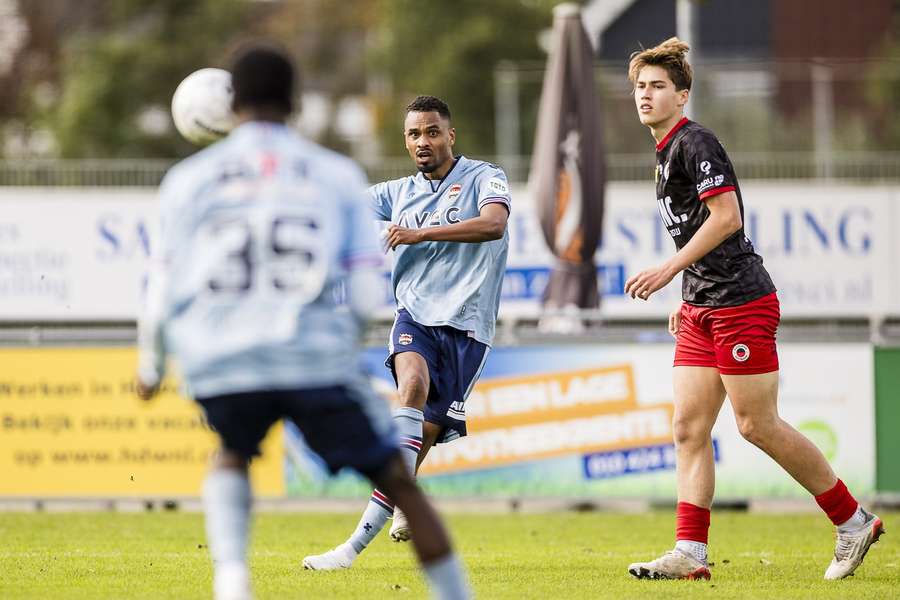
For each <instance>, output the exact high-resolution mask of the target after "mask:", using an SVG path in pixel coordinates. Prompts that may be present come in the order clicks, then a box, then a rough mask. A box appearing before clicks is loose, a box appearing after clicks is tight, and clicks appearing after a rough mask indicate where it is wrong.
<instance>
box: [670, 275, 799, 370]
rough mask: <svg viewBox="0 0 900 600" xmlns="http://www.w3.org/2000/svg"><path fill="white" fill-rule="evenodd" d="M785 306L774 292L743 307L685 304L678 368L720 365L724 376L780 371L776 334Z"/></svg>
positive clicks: (682, 307)
mask: <svg viewBox="0 0 900 600" xmlns="http://www.w3.org/2000/svg"><path fill="white" fill-rule="evenodd" d="M780 319H781V309H780V307H779V304H778V296H776V295H775V293H774V292H773V293H771V294H769V295H767V296H763V297H762V298H758V299H756V300H753V301H752V302H748V303H746V304H741V305H740V306H724V307H708V306H693V305H691V304H687V303H684V304H682V305H681V327H680V329H679V331H678V337H677V340H676V342H675V366H676V367H716V368H717V369H719V372H720V373H722V374H723V375H757V374H759V373H770V372H772V371H777V370H778V350H777V348H776V347H775V333H776V331H777V330H778V321H779V320H780Z"/></svg>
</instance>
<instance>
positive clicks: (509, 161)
mask: <svg viewBox="0 0 900 600" xmlns="http://www.w3.org/2000/svg"><path fill="white" fill-rule="evenodd" d="M485 158H486V159H487V160H490V161H491V162H495V163H497V164H499V165H501V166H502V167H503V168H504V169H505V170H506V172H507V174H508V175H509V178H510V180H511V181H518V182H522V181H526V180H527V179H528V171H529V167H530V161H531V159H530V157H528V156H506V157H496V156H493V157H485ZM732 160H734V163H735V168H736V169H737V174H738V177H739V178H740V179H741V180H748V179H826V180H829V179H834V180H848V181H856V182H879V181H882V182H883V181H900V152H844V153H835V154H834V155H832V156H831V157H830V159H829V160H827V161H825V160H822V159H821V158H820V157H817V155H815V154H814V153H811V152H758V153H735V154H733V155H732ZM653 161H654V158H653V154H652V152H646V153H642V154H612V155H610V156H608V157H607V168H608V174H609V179H610V180H611V181H647V180H650V179H652V178H653ZM174 162H175V161H174V160H172V159H105V160H102V159H91V160H61V159H60V160H55V159H34V160H26V159H16V160H12V159H8V160H0V186H45V187H54V186H55V187H59V186H62V187H66V186H78V187H141V186H145V187H146V186H156V185H158V184H159V182H160V181H161V180H162V177H163V175H165V173H166V170H167V169H168V168H169V167H170V166H172V164H173V163H174ZM363 166H364V167H365V168H366V171H367V172H368V175H369V179H370V180H371V181H385V180H388V179H395V178H397V177H402V176H404V175H409V174H410V173H411V172H412V170H413V167H412V163H411V162H410V160H409V159H408V158H406V157H394V158H385V159H380V160H376V161H364V164H363Z"/></svg>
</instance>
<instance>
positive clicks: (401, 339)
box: [397, 333, 412, 346]
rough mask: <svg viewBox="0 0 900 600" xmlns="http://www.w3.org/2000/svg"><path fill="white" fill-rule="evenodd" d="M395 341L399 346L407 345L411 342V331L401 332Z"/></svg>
mask: <svg viewBox="0 0 900 600" xmlns="http://www.w3.org/2000/svg"><path fill="white" fill-rule="evenodd" d="M397 343H398V344H400V345H401V346H409V345H410V344H412V334H411V333H401V334H400V335H399V336H398V337H397Z"/></svg>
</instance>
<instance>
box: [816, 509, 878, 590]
mask: <svg viewBox="0 0 900 600" xmlns="http://www.w3.org/2000/svg"><path fill="white" fill-rule="evenodd" d="M863 512H865V511H863ZM865 514H866V517H867V518H866V522H865V524H864V525H863V526H862V527H860V528H859V529H857V530H856V531H848V532H845V533H841V532H840V530H838V531H837V533H836V537H837V542H836V544H835V547H834V558H832V559H831V564H830V565H828V569H827V570H826V571H825V579H843V578H844V577H849V576H850V575H853V572H854V571H855V570H856V569H857V567H859V565H861V564H862V561H863V558H865V557H866V552H868V551H869V548H871V546H872V544H874V543H875V542H877V541H878V538H880V537H881V534H883V533H884V523H882V522H881V519H879V518H878V517H877V516H876V515H873V514H872V513H868V512H866V513H865Z"/></svg>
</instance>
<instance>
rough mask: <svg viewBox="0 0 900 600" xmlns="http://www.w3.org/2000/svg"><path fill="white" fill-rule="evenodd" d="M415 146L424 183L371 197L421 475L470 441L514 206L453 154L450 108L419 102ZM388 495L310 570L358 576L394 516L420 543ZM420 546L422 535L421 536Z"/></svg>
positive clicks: (411, 131)
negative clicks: (436, 449) (472, 397)
mask: <svg viewBox="0 0 900 600" xmlns="http://www.w3.org/2000/svg"><path fill="white" fill-rule="evenodd" d="M406 110H407V112H406V120H405V123H404V131H403V135H404V138H405V140H406V149H407V151H408V152H409V155H410V157H411V158H412V159H413V161H415V164H416V168H417V169H418V173H416V174H415V175H411V176H408V177H404V178H402V179H395V180H393V181H387V182H384V183H379V184H377V185H375V186H373V187H371V188H370V189H369V192H370V195H371V198H372V205H373V207H374V211H375V215H376V218H377V219H379V220H382V221H388V222H390V226H389V227H388V228H387V229H385V231H384V241H385V245H386V246H387V247H389V248H391V249H393V250H394V253H395V254H394V268H393V274H392V284H393V288H394V296H395V297H396V300H397V315H396V319H395V321H394V326H393V328H392V329H391V338H390V342H389V350H388V358H387V361H386V365H387V367H388V368H389V369H390V370H391V373H392V374H393V376H394V380H395V381H396V383H397V389H398V391H399V396H400V403H401V405H402V406H401V407H400V408H399V409H398V410H397V412H396V413H395V415H394V420H395V422H396V424H397V428H398V430H399V432H400V447H401V451H402V452H403V456H404V459H405V462H406V465H407V468H408V469H409V472H410V473H415V471H416V470H417V469H418V466H419V465H420V464H421V462H422V460H423V459H424V458H425V455H426V454H427V453H428V450H429V449H430V448H431V447H432V446H433V445H434V444H435V443H438V442H447V441H450V440H453V439H455V438H458V437H460V436H464V435H465V434H466V421H465V418H466V415H465V404H466V398H467V397H468V395H469V393H470V392H471V390H472V388H473V387H474V385H475V382H476V381H477V379H478V376H479V375H480V374H481V371H482V369H483V368H484V363H485V360H486V359H487V355H488V351H489V350H490V344H491V341H492V339H493V337H494V325H495V322H496V319H497V311H498V309H499V305H500V289H501V285H502V282H503V275H504V272H505V270H506V255H507V249H508V237H507V232H506V221H507V219H508V217H509V210H510V195H509V184H508V182H507V180H506V174H505V173H504V172H503V170H502V169H500V168H499V167H497V166H496V165H492V164H490V163H486V162H483V161H480V160H472V159H469V158H466V157H464V156H454V155H453V145H454V143H455V141H456V131H455V130H454V129H453V127H452V126H451V124H450V109H449V108H448V107H447V105H446V104H445V103H444V102H443V101H441V100H440V99H438V98H435V97H433V96H419V97H418V98H416V99H415V100H414V101H413V102H412V103H411V104H410V105H409V106H407V107H406ZM392 500H394V499H393V498H391V496H390V493H387V492H386V491H385V490H380V489H376V490H375V491H374V492H373V493H372V497H371V498H370V501H369V504H368V506H367V507H366V510H365V512H364V513H363V516H362V519H361V520H360V522H359V524H358V525H357V527H356V529H355V530H354V532H353V534H352V535H351V536H350V539H348V540H347V541H346V542H345V543H343V544H341V545H339V546H338V547H336V548H334V549H333V550H329V551H328V552H325V553H324V554H319V555H314V556H307V557H306V558H305V559H304V560H303V564H304V566H305V567H307V568H309V569H318V570H331V569H343V568H348V567H350V566H351V565H352V564H353V561H354V560H355V559H356V557H357V556H358V555H359V553H360V552H362V550H363V549H364V548H365V547H366V546H367V545H368V544H369V543H370V542H371V541H372V539H373V538H374V537H375V536H376V535H377V534H378V532H379V531H381V529H382V528H384V526H385V524H386V522H387V519H388V518H389V517H390V516H391V514H392V513H393V517H394V522H393V525H392V527H391V531H390V533H391V538H392V539H393V540H394V541H406V540H408V539H410V535H411V533H410V528H409V525H408V524H407V518H406V515H404V514H403V513H402V512H401V511H400V510H399V508H398V509H397V510H395V509H394V507H393V504H392ZM412 537H413V541H415V535H413V536H412Z"/></svg>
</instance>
